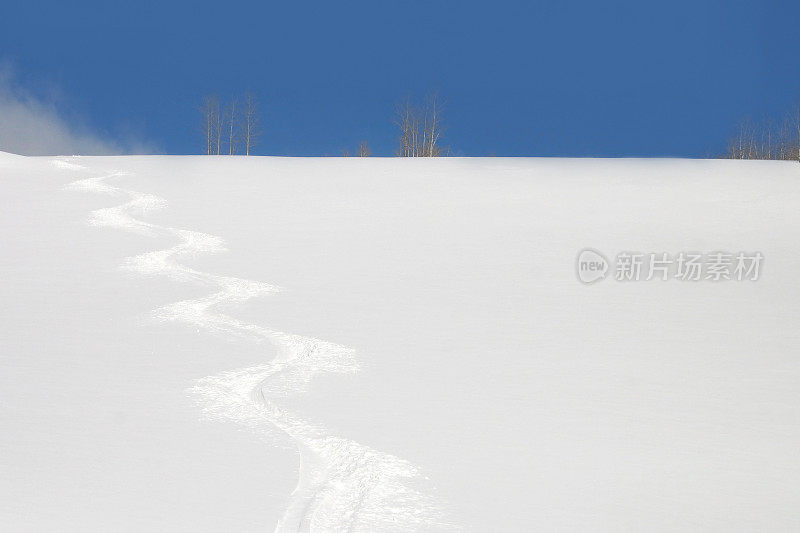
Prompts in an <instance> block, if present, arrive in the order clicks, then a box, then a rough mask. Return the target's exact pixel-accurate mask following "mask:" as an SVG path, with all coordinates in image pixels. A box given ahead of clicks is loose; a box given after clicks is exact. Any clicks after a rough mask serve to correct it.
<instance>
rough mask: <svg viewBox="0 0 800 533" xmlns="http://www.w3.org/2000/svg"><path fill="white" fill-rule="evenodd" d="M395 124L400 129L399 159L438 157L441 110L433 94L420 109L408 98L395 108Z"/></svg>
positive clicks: (439, 151)
mask: <svg viewBox="0 0 800 533" xmlns="http://www.w3.org/2000/svg"><path fill="white" fill-rule="evenodd" d="M395 124H396V125H397V126H398V128H399V129H400V137H399V139H398V147H397V155H399V156H400V157H439V156H441V155H442V148H441V146H440V144H439V140H440V138H441V135H442V109H441V105H440V104H439V101H438V98H437V96H436V95H435V94H433V95H431V96H429V97H428V98H427V99H426V101H425V106H424V107H422V108H420V107H419V106H417V105H415V104H414V103H413V102H412V100H411V99H410V98H407V99H406V100H404V101H402V102H401V103H400V104H399V105H398V106H397V111H396V116H395Z"/></svg>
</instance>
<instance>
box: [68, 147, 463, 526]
mask: <svg viewBox="0 0 800 533" xmlns="http://www.w3.org/2000/svg"><path fill="white" fill-rule="evenodd" d="M79 161H81V160H80V158H75V157H73V158H56V159H54V160H52V163H53V165H54V166H56V167H58V168H60V169H62V170H71V171H76V172H81V173H82V174H83V175H84V176H85V175H86V173H90V174H95V176H93V177H89V178H83V179H79V180H77V181H74V182H71V183H69V184H68V185H67V188H68V189H72V190H81V191H90V192H95V193H102V194H106V195H112V196H116V197H123V198H125V199H126V201H125V202H123V203H122V204H120V205H117V206H115V207H107V208H102V209H97V210H95V211H93V212H92V213H91V215H90V218H89V223H90V224H92V225H95V226H106V227H112V228H117V229H122V230H126V231H131V232H135V233H140V234H143V235H148V236H153V237H159V236H167V237H171V238H174V239H176V240H177V241H178V243H177V244H176V245H175V246H172V247H170V248H167V249H163V250H155V251H150V252H146V253H143V254H140V255H136V256H134V257H129V258H127V259H125V260H124V262H123V264H122V268H123V269H124V270H127V271H131V272H134V273H136V274H138V275H143V276H166V277H168V278H170V279H173V280H175V281H178V282H184V283H193V284H197V285H201V286H205V287H208V288H209V289H210V290H211V293H210V294H208V295H207V296H204V297H200V298H195V299H188V300H182V301H178V302H175V303H172V304H169V305H166V306H164V307H160V308H158V309H155V310H154V311H152V316H153V318H154V319H156V320H157V321H160V322H177V323H183V324H185V325H188V326H192V327H193V328H194V329H196V330H198V331H199V330H205V331H207V332H209V333H212V334H217V335H221V336H223V337H238V338H245V339H249V340H251V341H255V342H258V343H261V342H265V341H266V342H268V343H270V344H271V345H273V346H274V348H275V350H274V351H275V352H277V355H276V356H275V357H274V358H273V359H272V360H271V361H269V362H267V363H264V364H259V365H255V366H251V367H247V368H241V369H237V370H229V371H225V372H221V373H219V374H216V375H211V376H207V377H204V378H201V379H199V380H197V381H196V383H195V384H194V385H193V386H192V387H191V388H190V389H188V392H189V393H190V394H192V395H193V396H194V397H195V399H196V400H197V402H198V404H199V405H200V407H201V409H202V411H203V413H204V414H205V416H207V417H208V418H211V419H219V420H231V421H234V422H236V423H238V424H240V425H241V426H244V427H246V428H248V429H249V430H251V431H253V432H255V433H256V434H258V435H260V436H262V437H264V438H266V439H268V440H271V441H272V442H275V438H276V437H278V438H280V437H281V436H283V438H286V437H288V439H290V440H291V442H292V443H293V445H294V446H295V447H296V448H297V451H298V454H299V459H300V460H299V467H298V470H299V472H298V481H297V486H296V487H295V489H294V491H293V492H292V494H291V496H290V497H289V502H288V505H287V507H286V510H285V512H284V513H283V516H282V517H281V518H280V520H279V521H278V523H277V525H276V527H275V531H276V532H294V531H354V532H356V531H409V530H419V529H424V530H432V529H436V530H442V529H446V530H450V529H454V526H453V524H451V523H449V522H447V521H446V520H445V519H444V516H443V512H442V510H441V506H440V504H439V502H438V501H436V499H435V498H434V497H432V496H430V495H429V494H428V493H427V491H425V490H424V489H422V488H420V487H421V485H424V484H425V483H424V478H423V476H421V474H420V472H419V471H418V470H417V469H416V468H415V467H414V466H413V465H412V464H410V463H409V462H407V461H405V460H402V459H399V458H397V457H395V456H393V455H389V454H385V453H382V452H378V451H376V450H373V449H371V448H369V447H367V446H363V445H361V444H358V443H356V442H354V441H352V440H348V439H346V438H341V437H338V436H334V435H331V434H330V433H329V432H328V431H327V430H326V429H325V428H324V427H322V426H320V425H316V424H312V423H310V422H308V421H306V420H304V419H302V418H300V417H298V416H295V415H293V414H292V413H290V412H288V411H287V410H285V409H283V408H282V407H281V406H280V405H279V403H280V402H279V401H280V399H281V398H287V397H290V396H292V395H296V394H299V393H302V392H303V391H304V390H306V388H307V387H308V385H309V384H310V382H311V381H312V379H313V377H314V376H315V375H317V374H319V373H321V372H334V373H352V372H356V371H357V370H358V363H357V361H356V359H355V354H354V352H353V350H352V349H350V348H347V347H345V346H342V345H339V344H335V343H331V342H327V341H323V340H320V339H315V338H312V337H305V336H301V335H294V334H290V333H284V332H281V331H277V330H274V329H271V328H269V327H265V326H260V325H257V324H251V323H245V322H241V321H239V320H237V319H236V318H233V317H231V316H229V315H228V314H226V313H225V312H223V311H224V310H226V309H228V308H230V307H233V306H235V304H241V303H243V302H245V301H247V300H249V299H251V298H256V297H261V296H264V295H267V294H270V293H274V292H277V291H279V290H280V288H279V287H278V286H276V285H272V284H268V283H263V282H258V281H252V280H248V279H242V278H236V277H229V276H221V275H216V274H211V273H207V272H202V271H199V270H195V269H193V268H191V267H188V266H186V265H184V264H183V263H181V262H179V260H180V259H187V258H191V257H193V256H196V255H198V254H203V253H219V252H223V251H225V247H224V243H223V241H222V239H220V238H219V237H216V236H214V235H210V234H207V233H201V232H197V231H191V230H185V229H178V228H173V227H168V226H161V225H158V224H153V223H150V222H146V221H145V220H142V219H141V218H136V217H135V216H134V214H136V215H137V216H144V215H146V213H147V212H148V211H151V210H154V209H162V208H164V207H166V205H167V202H166V201H165V200H164V199H163V198H161V197H159V196H155V195H152V194H147V193H141V192H137V191H134V190H130V189H125V188H121V187H116V186H114V185H111V184H109V183H108V182H109V181H114V180H116V179H117V178H121V177H124V176H130V175H133V173H131V172H124V171H116V172H99V171H93V169H92V168H91V167H87V166H85V165H83V164H81V163H82V161H81V162H80V163H79Z"/></svg>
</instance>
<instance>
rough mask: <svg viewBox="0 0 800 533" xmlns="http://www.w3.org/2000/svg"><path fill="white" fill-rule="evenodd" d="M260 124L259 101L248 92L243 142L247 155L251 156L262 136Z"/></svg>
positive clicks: (243, 115) (244, 114)
mask: <svg viewBox="0 0 800 533" xmlns="http://www.w3.org/2000/svg"><path fill="white" fill-rule="evenodd" d="M259 124H260V118H259V114H258V99H257V98H256V96H255V95H254V94H253V93H251V92H249V91H248V92H247V93H246V94H245V96H244V102H243V110H242V142H243V144H244V153H245V155H250V151H251V150H252V149H253V148H254V147H255V146H256V144H257V143H258V138H259V137H260V136H261V129H260V126H259Z"/></svg>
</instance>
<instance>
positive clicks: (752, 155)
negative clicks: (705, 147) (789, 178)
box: [726, 106, 800, 161]
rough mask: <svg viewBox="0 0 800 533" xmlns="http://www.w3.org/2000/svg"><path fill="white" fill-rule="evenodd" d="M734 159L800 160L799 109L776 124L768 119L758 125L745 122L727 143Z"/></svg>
mask: <svg viewBox="0 0 800 533" xmlns="http://www.w3.org/2000/svg"><path fill="white" fill-rule="evenodd" d="M726 157H728V158H731V159H777V160H798V161H800V106H796V107H795V108H794V109H793V110H792V111H791V112H789V113H787V114H786V115H784V117H783V119H782V121H780V122H776V121H774V120H772V119H771V118H769V117H767V118H765V119H763V120H762V121H760V122H758V123H755V122H752V121H750V120H749V119H745V120H743V121H741V122H740V123H739V126H738V131H737V132H736V134H735V135H734V136H733V137H732V138H731V139H730V140H729V141H728V149H727V153H726Z"/></svg>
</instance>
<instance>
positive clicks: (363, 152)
mask: <svg viewBox="0 0 800 533" xmlns="http://www.w3.org/2000/svg"><path fill="white" fill-rule="evenodd" d="M371 155H372V151H371V150H370V149H369V146H368V145H367V141H361V142H360V143H359V144H358V157H369V156H371Z"/></svg>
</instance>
